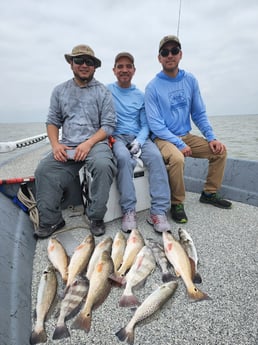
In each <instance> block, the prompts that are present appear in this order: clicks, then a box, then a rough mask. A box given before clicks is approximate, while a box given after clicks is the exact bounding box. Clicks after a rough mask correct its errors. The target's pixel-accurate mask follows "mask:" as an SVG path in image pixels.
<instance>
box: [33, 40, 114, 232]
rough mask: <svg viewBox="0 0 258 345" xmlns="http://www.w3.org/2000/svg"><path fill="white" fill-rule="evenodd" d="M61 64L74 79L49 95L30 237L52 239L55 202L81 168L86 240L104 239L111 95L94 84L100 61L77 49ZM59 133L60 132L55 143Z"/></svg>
mask: <svg viewBox="0 0 258 345" xmlns="http://www.w3.org/2000/svg"><path fill="white" fill-rule="evenodd" d="M65 59H66V61H67V62H68V63H69V65H70V67H71V69H72V72H73V75H74V77H73V78H72V79H70V80H68V81H66V82H64V83H62V84H60V85H58V86H56V87H55V88H54V90H53V92H52V96H51V100H50V107H49V113H48V116H47V121H46V125H47V133H48V137H49V140H50V143H51V146H52V152H51V153H50V154H49V155H47V156H46V157H45V158H44V159H42V160H41V162H40V163H39V165H38V167H37V169H36V171H35V177H36V199H37V207H38V210H39V216H40V227H39V228H38V229H36V230H35V234H36V235H37V236H38V237H40V238H44V237H48V236H50V235H52V233H53V232H55V231H56V230H58V229H60V228H62V227H63V226H64V225H65V222H64V220H63V218H62V211H61V200H62V198H63V194H64V192H65V190H66V188H67V187H68V186H69V184H71V183H72V182H73V181H74V180H75V179H76V178H77V177H78V172H79V170H80V169H81V168H82V166H84V165H85V166H86V168H87V171H89V173H90V175H91V180H92V183H91V187H90V188H91V193H90V194H91V200H90V202H89V203H88V205H87V207H86V209H85V213H86V215H87V217H88V218H89V220H90V230H91V232H92V234H93V235H95V236H100V235H102V234H104V233H105V224H104V222H103V218H104V215H105V212H106V210H107V208H106V204H107V201H108V197H109V191H110V187H111V184H112V182H113V177H114V175H115V173H116V166H115V162H114V157H113V153H112V150H111V149H110V146H109V143H108V136H110V135H111V134H112V132H113V130H114V128H115V124H116V114H115V111H114V108H113V103H112V95H111V93H110V91H109V90H108V89H107V88H106V87H105V86H104V85H103V84H101V83H100V82H99V81H97V80H96V79H95V78H94V73H95V70H96V68H98V67H100V66H101V61H100V60H99V59H98V58H97V57H96V56H95V53H94V51H93V50H92V49H91V47H89V46H88V45H83V44H81V45H77V46H75V47H74V48H73V50H72V52H71V53H70V54H65ZM59 129H62V136H61V139H59Z"/></svg>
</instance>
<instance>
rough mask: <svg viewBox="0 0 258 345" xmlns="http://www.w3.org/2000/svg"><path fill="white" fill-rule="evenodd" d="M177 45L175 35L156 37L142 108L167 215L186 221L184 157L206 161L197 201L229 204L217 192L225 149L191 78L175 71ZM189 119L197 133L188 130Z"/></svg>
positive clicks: (177, 40) (218, 205)
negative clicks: (154, 67)
mask: <svg viewBox="0 0 258 345" xmlns="http://www.w3.org/2000/svg"><path fill="white" fill-rule="evenodd" d="M181 48H182V47H181V42H180V40H179V38H178V37H177V36H174V35H167V36H165V37H163V38H162V39H161V41H160V43H159V52H158V60H159V62H160V64H161V66H162V71H161V72H159V73H158V74H157V75H156V76H155V78H154V79H152V80H151V81H150V82H149V84H148V85H147V87H146V90H145V107H146V115H147V120H148V123H149V127H150V130H151V132H152V134H153V135H152V138H153V140H154V141H155V143H156V144H157V146H158V147H159V149H160V151H161V153H162V156H163V159H164V161H165V163H166V165H167V168H168V175H169V183H170V190H171V216H172V218H173V219H174V220H175V221H176V222H177V223H186V222H187V220H188V219H187V216H186V213H185V210H184V204H183V202H184V200H185V185H184V161H185V157H194V158H205V159H208V161H209V164H208V174H207V179H206V183H205V185H204V188H203V191H202V193H201V196H200V199H199V200H200V202H202V203H206V204H210V205H213V206H217V207H220V208H225V209H229V208H231V202H229V201H227V200H224V199H222V198H221V197H220V196H219V194H218V193H217V192H218V190H219V189H220V187H221V184H222V180H223V176H224V169H225V164H226V158H227V152H226V147H225V145H224V144H222V143H221V142H220V141H219V140H217V138H216V136H215V134H214V131H213V129H212V127H211V125H210V122H209V120H208V117H207V113H206V109H205V105H204V102H203V100H202V97H201V94H200V90H199V85H198V82H197V80H196V78H195V77H194V76H193V75H192V74H191V73H188V72H186V71H184V70H182V69H179V63H180V61H181V59H182V55H183V54H182V50H181ZM191 120H192V121H193V123H194V124H195V125H196V127H197V128H198V129H199V130H200V132H201V133H202V135H203V137H201V136H196V135H192V134H191V133H190V132H191V129H192V128H191Z"/></svg>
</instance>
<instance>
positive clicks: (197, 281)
mask: <svg viewBox="0 0 258 345" xmlns="http://www.w3.org/2000/svg"><path fill="white" fill-rule="evenodd" d="M193 282H194V283H195V284H201V283H202V277H201V275H200V273H199V272H196V273H195V275H194V278H193Z"/></svg>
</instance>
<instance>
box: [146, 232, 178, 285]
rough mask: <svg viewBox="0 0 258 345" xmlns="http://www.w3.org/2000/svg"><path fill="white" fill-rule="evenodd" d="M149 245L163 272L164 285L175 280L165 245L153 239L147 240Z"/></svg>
mask: <svg viewBox="0 0 258 345" xmlns="http://www.w3.org/2000/svg"><path fill="white" fill-rule="evenodd" d="M147 245H148V247H150V248H151V250H152V252H153V255H154V257H155V260H156V263H157V265H158V266H159V268H160V270H161V273H162V281H163V283H167V282H169V281H172V280H175V279H176V277H175V276H174V275H173V274H172V272H171V264H170V262H169V261H168V259H167V257H166V254H165V251H164V247H163V245H162V244H160V243H159V242H156V241H154V240H153V239H151V238H148V239H147Z"/></svg>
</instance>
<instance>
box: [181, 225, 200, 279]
mask: <svg viewBox="0 0 258 345" xmlns="http://www.w3.org/2000/svg"><path fill="white" fill-rule="evenodd" d="M178 235H179V242H180V243H181V245H182V247H183V248H184V250H185V252H186V254H187V256H188V258H189V260H190V265H191V270H192V279H193V282H194V283H196V284H200V283H201V282H202V278H201V276H200V273H199V272H198V269H197V265H198V255H197V250H196V247H195V245H194V242H193V240H192V237H191V236H190V235H189V233H188V232H187V231H186V230H185V229H182V228H179V229H178Z"/></svg>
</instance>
